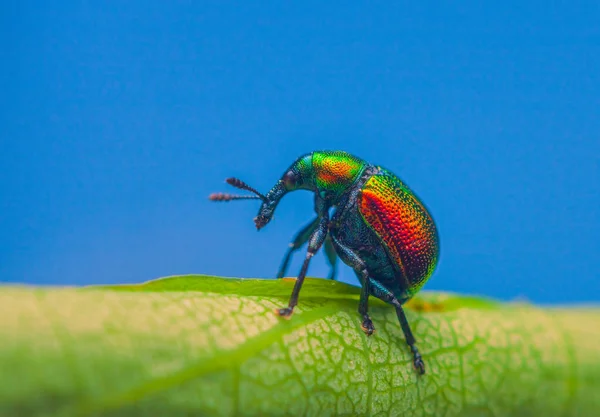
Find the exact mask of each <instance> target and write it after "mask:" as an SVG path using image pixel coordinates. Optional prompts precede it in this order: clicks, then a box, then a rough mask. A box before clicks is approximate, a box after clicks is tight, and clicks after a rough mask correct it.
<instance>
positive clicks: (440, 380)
mask: <svg viewBox="0 0 600 417" xmlns="http://www.w3.org/2000/svg"><path fill="white" fill-rule="evenodd" d="M293 284H294V282H293V280H259V279H244V280H242V279H224V278H217V277H206V276H184V277H172V278H166V279H161V280H156V281H151V282H148V283H145V284H141V285H122V286H115V287H87V288H41V287H26V286H22V287H21V286H5V287H0V309H1V311H0V415H1V416H17V415H18V416H33V415H36V416H37V415H39V416H42V415H64V416H71V415H85V416H139V415H145V416H168V417H175V416H190V415H193V416H209V415H224V416H237V415H263V416H265V415H269V416H271V415H319V416H321V415H395V416H413V415H418V416H425V415H431V416H455V415H461V416H596V415H600V414H599V413H600V395H599V393H600V354H599V347H600V309H597V308H592V307H587V308H584V307H578V308H540V307H535V306H531V305H528V304H525V303H499V302H495V301H491V300H485V299H480V298H476V297H463V296H457V295H452V294H445V293H427V292H423V293H422V294H421V295H419V297H418V298H417V299H416V300H414V301H413V302H411V303H410V304H409V305H408V306H407V316H408V319H409V322H410V323H411V325H412V328H413V331H414V333H415V336H416V337H417V340H418V346H419V349H420V351H421V352H422V354H423V357H424V359H425V363H426V366H427V373H426V375H424V376H418V375H417V374H416V372H415V371H414V369H413V368H412V360H411V355H410V352H409V350H408V348H407V346H406V344H405V342H404V338H403V336H402V332H401V330H400V325H399V324H398V321H397V318H396V316H395V314H394V310H393V309H392V308H391V307H389V306H387V305H385V304H383V303H381V302H379V301H378V300H375V299H373V298H371V302H370V308H371V317H372V319H373V322H374V324H375V326H376V328H377V332H376V333H375V335H373V336H371V337H367V336H365V335H364V334H363V332H362V331H361V330H360V317H359V315H358V313H357V307H358V297H359V289H358V288H356V287H352V286H349V285H345V284H341V283H337V282H332V281H327V280H323V279H308V280H307V281H306V282H305V284H304V288H303V290H302V292H301V295H300V305H299V307H298V308H297V311H296V313H295V314H294V316H293V317H292V318H291V319H290V320H284V319H281V318H279V317H277V316H276V315H275V314H274V313H273V309H275V308H277V307H281V306H283V305H284V304H286V303H287V300H288V297H289V295H290V293H291V290H292V287H293Z"/></svg>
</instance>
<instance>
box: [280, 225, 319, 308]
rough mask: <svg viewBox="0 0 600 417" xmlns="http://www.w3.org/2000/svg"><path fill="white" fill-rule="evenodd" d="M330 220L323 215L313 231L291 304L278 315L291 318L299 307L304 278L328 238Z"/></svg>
mask: <svg viewBox="0 0 600 417" xmlns="http://www.w3.org/2000/svg"><path fill="white" fill-rule="evenodd" d="M328 222H329V219H328V217H327V215H323V216H322V217H321V218H320V221H319V225H318V226H317V228H316V229H315V230H314V231H313V233H312V234H311V236H310V239H309V241H308V250H307V252H306V258H304V263H303V264H302V269H301V270H300V274H298V278H297V279H296V284H295V285H294V289H293V291H292V296H291V297H290V302H289V303H288V306H287V307H285V308H280V309H278V310H276V313H277V314H279V315H280V316H282V317H290V316H291V315H292V313H293V312H294V307H296V306H297V305H298V296H299V295H300V290H301V289H302V284H303V283H304V278H306V272H307V271H308V265H309V264H310V260H311V258H312V257H313V256H314V255H315V253H317V251H318V250H319V249H320V248H321V245H323V241H324V240H325V237H326V236H327V224H328Z"/></svg>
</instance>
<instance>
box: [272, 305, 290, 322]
mask: <svg viewBox="0 0 600 417" xmlns="http://www.w3.org/2000/svg"><path fill="white" fill-rule="evenodd" d="M293 312H294V309H293V308H290V307H285V308H280V309H277V310H275V313H276V314H277V315H278V316H281V317H284V318H286V319H289V318H290V317H291V316H292V313H293Z"/></svg>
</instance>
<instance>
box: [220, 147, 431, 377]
mask: <svg viewBox="0 0 600 417" xmlns="http://www.w3.org/2000/svg"><path fill="white" fill-rule="evenodd" d="M227 183H229V184H230V185H232V186H234V187H237V188H240V189H242V190H247V191H250V192H252V193H253V194H254V195H253V196H250V195H231V194H223V193H215V194H211V195H210V197H209V198H210V199H211V200H213V201H231V200H242V199H260V200H262V205H261V207H260V210H259V212H258V216H256V217H255V218H254V223H255V224H256V228H257V229H261V228H263V227H264V226H265V225H266V224H267V223H269V221H270V220H271V218H272V217H273V212H274V211H275V208H276V207H277V204H278V203H279V201H280V200H281V198H282V197H283V196H284V195H285V194H287V193H288V192H290V191H295V190H309V191H313V192H314V193H315V211H316V213H317V217H316V218H315V219H314V220H313V221H312V222H311V223H310V224H309V225H307V226H306V227H304V228H303V229H302V230H300V232H299V233H298V234H297V235H296V236H295V237H294V239H293V242H292V243H291V244H290V247H289V249H288V251H287V253H286V255H285V257H284V259H283V262H282V265H281V268H280V269H279V273H278V278H281V277H283V275H284V274H285V271H286V269H287V265H288V263H289V260H290V257H291V255H292V253H293V252H294V251H296V250H298V249H299V248H300V247H302V246H303V245H304V244H305V243H306V242H307V241H308V251H307V253H306V258H305V259H304V263H303V265H302V269H301V270H300V274H299V275H298V279H297V280H296V284H295V286H294V289H293V291H292V295H291V297H290V301H289V304H288V306H287V307H285V308H281V309H279V310H277V313H278V314H279V315H280V316H284V317H289V316H291V314H292V312H293V311H294V307H295V306H296V305H297V304H298V295H299V294H300V289H301V288H302V282H303V281H304V278H305V276H306V272H307V270H308V265H309V263H310V259H311V258H312V257H313V255H314V254H315V253H316V252H317V251H318V250H319V249H320V248H321V246H322V245H323V244H324V245H325V252H326V254H327V258H328V260H329V263H330V264H331V266H332V273H331V275H330V278H334V277H335V265H336V255H337V256H339V257H340V258H341V259H342V261H343V262H344V263H346V264H347V265H349V266H350V267H352V268H353V269H354V271H355V273H356V275H357V277H358V279H359V281H360V283H361V285H362V290H361V294H360V301H359V305H358V312H359V313H360V314H361V316H362V317H363V321H362V326H361V327H362V329H363V331H364V332H365V333H366V334H367V335H369V336H370V335H372V334H373V332H374V331H375V327H374V326H373V322H372V321H371V318H370V317H369V313H368V300H369V295H373V296H375V297H377V298H380V299H381V300H383V301H385V302H387V303H389V304H391V305H393V306H394V307H395V308H396V314H397V316H398V320H399V321H400V325H401V327H402V331H403V332H404V336H405V338H406V343H407V344H408V345H409V347H410V349H411V351H412V353H413V356H414V366H415V368H416V369H417V371H418V372H419V373H421V374H423V373H425V364H424V363H423V360H422V358H421V355H420V353H419V351H418V349H417V347H416V345H415V338H414V336H413V334H412V331H411V329H410V326H409V324H408V321H407V319H406V315H405V314H404V310H403V309H402V304H404V303H405V302H406V301H407V300H409V299H410V298H411V297H412V296H413V295H414V294H415V293H416V292H418V291H419V290H420V289H421V287H422V286H423V284H425V281H427V279H428V278H429V277H430V276H431V274H432V273H433V271H434V269H435V267H436V264H437V260H438V257H439V241H438V233H437V229H436V226H435V223H434V222H433V219H432V217H431V215H430V214H429V212H428V211H427V209H426V208H425V206H424V205H423V203H422V202H421V201H420V200H419V199H418V198H417V197H416V196H415V194H414V193H413V192H412V191H411V190H410V189H409V188H408V187H407V186H406V185H405V184H404V183H403V182H402V181H401V180H400V179H399V178H398V177H396V176H395V175H394V174H393V173H391V172H390V171H388V170H386V169H384V168H381V167H378V166H374V165H371V164H369V163H367V162H365V161H363V160H362V159H359V158H357V157H355V156H352V155H350V154H348V153H346V152H342V151H320V152H312V153H310V154H307V155H304V156H301V157H300V158H298V159H297V160H296V161H295V162H294V163H293V164H292V165H291V166H290V167H289V168H288V169H287V170H286V171H285V174H284V175H283V177H282V178H281V179H280V180H279V181H277V183H276V184H275V186H274V187H273V188H272V189H271V191H269V193H268V194H267V195H263V194H261V193H259V192H258V191H256V190H255V189H254V188H252V187H250V186H249V185H247V184H245V183H244V182H243V181H241V180H239V179H236V178H229V179H227ZM331 208H335V211H334V213H333V216H332V217H331V218H330V214H329V210H330V209H331Z"/></svg>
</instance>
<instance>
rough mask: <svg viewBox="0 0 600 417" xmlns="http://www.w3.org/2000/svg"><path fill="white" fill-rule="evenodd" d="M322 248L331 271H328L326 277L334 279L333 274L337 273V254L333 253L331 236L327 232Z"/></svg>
mask: <svg viewBox="0 0 600 417" xmlns="http://www.w3.org/2000/svg"><path fill="white" fill-rule="evenodd" d="M324 248H325V256H326V257H327V262H329V266H330V267H331V272H330V273H329V277H328V279H330V280H335V275H336V273H337V254H336V253H335V247H334V246H333V242H332V241H331V236H330V235H329V234H328V235H327V237H326V238H325V244H324Z"/></svg>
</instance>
